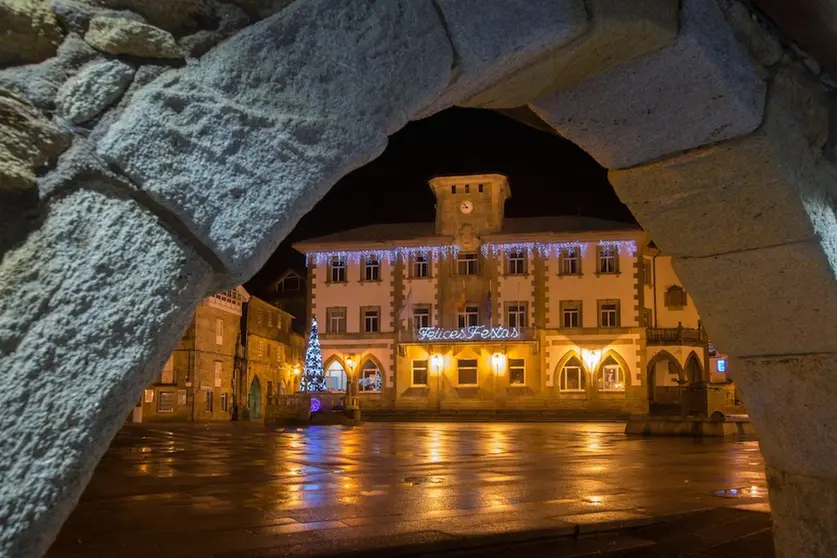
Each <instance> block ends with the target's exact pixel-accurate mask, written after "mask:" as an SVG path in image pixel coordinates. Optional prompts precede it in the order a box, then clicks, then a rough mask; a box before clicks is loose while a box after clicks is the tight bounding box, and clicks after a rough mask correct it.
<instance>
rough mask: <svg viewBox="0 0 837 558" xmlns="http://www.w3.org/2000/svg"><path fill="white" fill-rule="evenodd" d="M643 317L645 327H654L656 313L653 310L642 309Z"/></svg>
mask: <svg viewBox="0 0 837 558" xmlns="http://www.w3.org/2000/svg"><path fill="white" fill-rule="evenodd" d="M642 319H643V320H644V325H645V327H652V324H653V322H654V314H653V312H651V310H650V309H649V308H643V309H642Z"/></svg>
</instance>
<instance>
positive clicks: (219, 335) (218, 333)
mask: <svg viewBox="0 0 837 558" xmlns="http://www.w3.org/2000/svg"><path fill="white" fill-rule="evenodd" d="M215 344H216V345H223V344H224V320H222V319H221V318H216V319H215Z"/></svg>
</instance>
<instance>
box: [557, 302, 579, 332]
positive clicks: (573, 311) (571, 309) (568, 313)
mask: <svg viewBox="0 0 837 558" xmlns="http://www.w3.org/2000/svg"><path fill="white" fill-rule="evenodd" d="M561 327H565V328H575V327H582V325H581V301H580V300H562V301H561Z"/></svg>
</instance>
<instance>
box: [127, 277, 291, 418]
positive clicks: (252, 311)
mask: <svg viewBox="0 0 837 558" xmlns="http://www.w3.org/2000/svg"><path fill="white" fill-rule="evenodd" d="M290 322H291V316H290V314H288V313H287V312H283V311H282V310H279V309H278V308H276V307H275V306H272V305H270V304H268V303H267V302H265V301H263V300H261V299H259V298H257V297H254V296H251V295H250V294H249V293H247V291H246V290H244V288H243V287H238V288H236V289H231V290H229V291H223V292H220V293H218V294H216V295H214V296H210V297H207V298H205V299H204V300H202V301H201V303H200V304H199V305H198V308H197V310H196V311H195V314H194V317H193V319H192V322H191V324H189V328H188V329H187V330H186V333H185V335H184V336H183V338H182V339H181V341H180V343H179V344H178V346H177V348H176V349H175V350H174V352H173V353H172V355H171V357H169V359H168V361H167V362H166V364H165V366H164V367H163V370H162V371H161V373H160V375H159V376H158V377H157V380H156V381H155V382H154V383H153V384H151V385H150V386H148V388H147V389H146V390H145V391H144V393H143V398H142V401H141V402H139V403H138V405H137V408H135V409H134V413H133V415H132V417H131V420H132V421H133V422H150V421H180V422H202V421H218V420H220V421H224V420H233V419H253V420H257V419H260V418H261V416H262V409H264V407H265V405H266V404H267V398H268V397H270V396H272V395H274V393H275V390H282V389H284V388H280V387H279V386H284V385H287V384H288V383H292V382H293V376H294V369H295V368H296V367H298V366H299V362H300V354H301V351H300V348H299V347H300V345H301V344H302V338H301V337H300V336H299V335H296V334H294V333H292V332H291V331H290Z"/></svg>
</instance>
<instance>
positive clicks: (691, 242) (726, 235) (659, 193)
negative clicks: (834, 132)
mask: <svg viewBox="0 0 837 558" xmlns="http://www.w3.org/2000/svg"><path fill="white" fill-rule="evenodd" d="M826 125H827V109H826V102H825V98H824V96H823V94H822V92H821V91H819V90H818V86H816V84H812V83H810V81H807V80H806V79H805V76H804V75H800V72H799V71H798V70H795V69H792V68H787V69H780V70H779V71H778V72H777V74H776V76H775V78H774V81H773V83H772V85H771V89H770V93H769V95H768V100H767V106H766V110H765V119H764V122H763V124H762V125H761V126H760V127H759V129H758V130H756V131H755V132H754V133H753V134H750V135H748V136H745V137H742V138H738V139H735V140H730V141H726V142H721V143H718V144H715V145H712V146H709V147H706V148H702V149H697V150H695V151H692V152H689V153H686V154H684V155H681V156H677V157H671V158H668V159H663V160H661V161H658V162H654V163H649V164H647V165H640V166H638V167H634V168H631V169H627V170H622V171H611V173H610V175H609V178H610V182H611V184H613V187H614V189H615V190H616V193H617V194H618V195H619V197H620V199H621V200H622V201H623V202H624V203H625V204H626V205H627V206H628V207H629V208H630V209H631V212H632V213H633V214H634V216H635V217H636V218H637V220H638V221H639V223H640V224H641V225H642V226H643V227H644V228H645V229H646V230H649V231H651V232H652V234H653V236H654V241H655V242H656V243H657V245H658V246H659V247H660V248H661V249H662V250H664V251H665V252H666V253H668V254H670V255H674V256H686V257H700V256H708V255H712V254H722V253H727V252H733V251H737V250H751V249H754V248H759V247H764V246H774V245H777V244H782V243H787V242H797V241H806V240H813V239H816V238H819V237H820V236H823V235H828V234H830V233H829V232H828V231H830V230H832V227H837V221H835V218H834V212H833V210H832V209H831V206H830V204H829V202H828V197H829V193H828V189H827V186H826V184H827V182H828V181H829V180H828V178H827V177H826V176H825V175H823V174H822V173H821V172H820V171H819V170H818V169H817V168H816V166H815V164H814V160H815V157H816V155H817V154H818V153H819V150H820V148H821V146H822V143H823V141H824V131H825V130H826Z"/></svg>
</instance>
